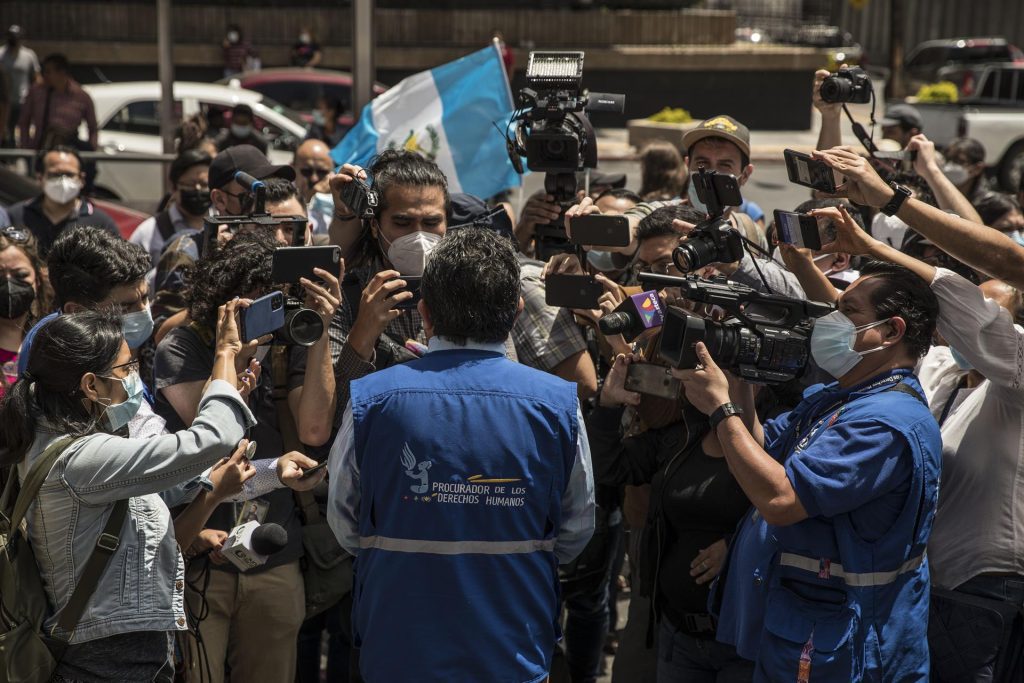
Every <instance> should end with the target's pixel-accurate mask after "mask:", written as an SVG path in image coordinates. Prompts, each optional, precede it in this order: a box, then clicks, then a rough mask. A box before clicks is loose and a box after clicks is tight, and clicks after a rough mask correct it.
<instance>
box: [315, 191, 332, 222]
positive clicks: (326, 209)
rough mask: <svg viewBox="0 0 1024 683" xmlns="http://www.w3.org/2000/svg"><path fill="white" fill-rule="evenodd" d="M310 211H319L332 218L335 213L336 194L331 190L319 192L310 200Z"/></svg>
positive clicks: (322, 214)
mask: <svg viewBox="0 0 1024 683" xmlns="http://www.w3.org/2000/svg"><path fill="white" fill-rule="evenodd" d="M309 212H310V213H318V214H320V215H321V216H327V217H328V218H330V217H331V216H333V215H334V195H333V194H331V193H330V192H317V193H316V194H314V195H313V198H312V199H311V200H309Z"/></svg>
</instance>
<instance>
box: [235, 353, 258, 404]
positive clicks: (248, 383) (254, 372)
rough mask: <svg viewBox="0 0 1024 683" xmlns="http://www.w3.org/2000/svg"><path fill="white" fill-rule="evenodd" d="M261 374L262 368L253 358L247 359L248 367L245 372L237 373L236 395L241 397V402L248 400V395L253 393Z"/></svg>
mask: <svg viewBox="0 0 1024 683" xmlns="http://www.w3.org/2000/svg"><path fill="white" fill-rule="evenodd" d="M262 372H263V366H262V365H260V362H259V361H258V360H256V359H255V358H250V359H249V367H247V368H246V369H245V371H243V372H240V373H238V386H237V388H238V394H239V395H240V396H241V397H242V400H243V401H244V400H246V399H248V398H249V394H251V393H252V392H253V389H255V388H256V387H257V386H259V383H260V374H261V373H262Z"/></svg>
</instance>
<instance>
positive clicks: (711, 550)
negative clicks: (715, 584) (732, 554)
mask: <svg viewBox="0 0 1024 683" xmlns="http://www.w3.org/2000/svg"><path fill="white" fill-rule="evenodd" d="M728 550H729V547H728V546H727V545H726V544H725V539H722V540H720V541H715V542H714V543H712V544H711V545H709V546H708V547H707V548H704V549H703V550H701V551H700V552H699V553H697V557H695V558H693V562H691V563H690V576H693V577H695V578H696V580H697V585H698V586H701V585H703V584H705V583H710V582H711V580H712V579H714V578H715V577H716V576H718V572H720V571H722V565H724V564H725V555H726V553H727V552H728Z"/></svg>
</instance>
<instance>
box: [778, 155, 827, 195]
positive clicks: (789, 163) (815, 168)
mask: <svg viewBox="0 0 1024 683" xmlns="http://www.w3.org/2000/svg"><path fill="white" fill-rule="evenodd" d="M784 157H785V159H786V170H787V171H788V172H789V182H791V183H796V184H797V185H803V186H804V187H810V188H812V189H815V190H820V191H822V192H828V193H829V194H835V191H836V184H835V177H834V176H833V174H832V169H831V168H829V166H828V164H826V163H825V162H824V161H821V160H819V159H812V158H811V157H809V156H807V155H806V154H801V153H800V152H794V151H793V150H791V149H787V150H785V152H784Z"/></svg>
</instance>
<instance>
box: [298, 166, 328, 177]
mask: <svg viewBox="0 0 1024 683" xmlns="http://www.w3.org/2000/svg"><path fill="white" fill-rule="evenodd" d="M330 172H331V169H329V168H315V167H312V166H307V167H305V168H300V169H299V173H301V174H302V177H303V178H306V179H307V180H309V179H311V178H313V177H314V176H316V177H317V178H326V177H327V176H328V175H329V174H330Z"/></svg>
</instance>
